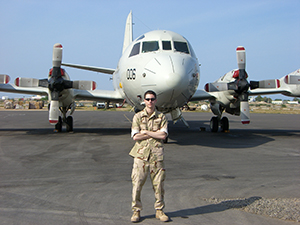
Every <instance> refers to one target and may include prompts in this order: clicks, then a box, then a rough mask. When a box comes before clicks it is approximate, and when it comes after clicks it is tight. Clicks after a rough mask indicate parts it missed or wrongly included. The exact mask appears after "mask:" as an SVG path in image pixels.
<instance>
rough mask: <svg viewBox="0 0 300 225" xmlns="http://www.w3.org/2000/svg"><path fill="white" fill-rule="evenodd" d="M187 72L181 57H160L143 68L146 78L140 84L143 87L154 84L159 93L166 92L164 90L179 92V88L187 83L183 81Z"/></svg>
mask: <svg viewBox="0 0 300 225" xmlns="http://www.w3.org/2000/svg"><path fill="white" fill-rule="evenodd" d="M187 72H188V71H186V64H185V61H184V58H183V57H180V56H178V57H171V56H170V55H161V56H158V57H156V58H154V59H152V60H151V61H150V62H149V63H148V64H147V65H146V66H145V74H146V76H145V77H144V78H143V82H142V83H143V84H144V85H151V84H154V83H156V84H155V86H156V89H158V90H159V91H162V90H164V91H167V90H166V89H168V90H175V91H181V90H180V89H181V87H184V86H185V85H186V84H185V83H187V82H188V81H187V80H186V79H185V76H186V74H187ZM155 81H156V82H155Z"/></svg>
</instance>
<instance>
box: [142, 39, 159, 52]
mask: <svg viewBox="0 0 300 225" xmlns="http://www.w3.org/2000/svg"><path fill="white" fill-rule="evenodd" d="M158 49H159V45H158V41H146V42H143V47H142V52H143V53H145V52H154V51H157V50H158Z"/></svg>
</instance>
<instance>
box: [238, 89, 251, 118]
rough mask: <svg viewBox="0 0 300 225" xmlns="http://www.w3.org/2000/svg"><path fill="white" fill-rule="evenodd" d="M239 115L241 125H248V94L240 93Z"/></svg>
mask: <svg viewBox="0 0 300 225" xmlns="http://www.w3.org/2000/svg"><path fill="white" fill-rule="evenodd" d="M240 101H241V102H240V111H241V112H240V114H241V122H242V124H249V123H250V111H249V102H248V93H242V94H241V95H240Z"/></svg>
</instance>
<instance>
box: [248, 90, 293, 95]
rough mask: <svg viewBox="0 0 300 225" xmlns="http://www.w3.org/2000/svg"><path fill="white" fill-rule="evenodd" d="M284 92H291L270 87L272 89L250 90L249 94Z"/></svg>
mask: <svg viewBox="0 0 300 225" xmlns="http://www.w3.org/2000/svg"><path fill="white" fill-rule="evenodd" d="M284 92H289V91H288V90H283V89H279V88H270V89H263V88H257V89H254V90H249V91H248V93H249V95H273V94H282V93H284Z"/></svg>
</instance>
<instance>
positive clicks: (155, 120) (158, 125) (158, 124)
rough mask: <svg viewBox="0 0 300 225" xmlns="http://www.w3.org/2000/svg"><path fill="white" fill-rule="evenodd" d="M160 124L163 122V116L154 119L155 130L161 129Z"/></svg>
mask: <svg viewBox="0 0 300 225" xmlns="http://www.w3.org/2000/svg"><path fill="white" fill-rule="evenodd" d="M160 124H161V118H160V117H159V118H156V119H154V121H153V131H157V130H159V129H160Z"/></svg>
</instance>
